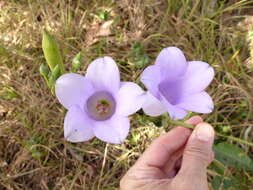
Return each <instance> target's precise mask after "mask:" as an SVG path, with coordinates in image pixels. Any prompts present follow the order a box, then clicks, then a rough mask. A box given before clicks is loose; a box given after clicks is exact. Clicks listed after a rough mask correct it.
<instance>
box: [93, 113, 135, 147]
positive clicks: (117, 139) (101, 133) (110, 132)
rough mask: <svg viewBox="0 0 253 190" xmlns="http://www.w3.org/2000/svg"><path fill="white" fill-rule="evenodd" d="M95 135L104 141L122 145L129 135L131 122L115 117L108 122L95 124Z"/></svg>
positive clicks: (121, 117)
mask: <svg viewBox="0 0 253 190" xmlns="http://www.w3.org/2000/svg"><path fill="white" fill-rule="evenodd" d="M94 124H95V125H94V133H95V136H96V137H97V138H99V139H100V140H102V141H105V142H109V143H113V144H120V143H123V141H124V139H125V138H126V136H127V135H128V132H129V128H130V122H129V119H128V118H127V117H124V116H117V115H114V116H113V117H112V118H111V119H109V120H106V121H97V122H94Z"/></svg>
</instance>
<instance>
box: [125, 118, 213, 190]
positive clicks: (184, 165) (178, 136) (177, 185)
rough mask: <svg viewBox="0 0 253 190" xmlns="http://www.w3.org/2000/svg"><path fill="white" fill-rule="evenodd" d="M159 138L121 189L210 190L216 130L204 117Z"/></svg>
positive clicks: (138, 162)
mask: <svg viewBox="0 0 253 190" xmlns="http://www.w3.org/2000/svg"><path fill="white" fill-rule="evenodd" d="M187 123H189V124H192V125H195V126H196V127H195V129H194V130H193V131H191V130H189V129H186V128H183V127H176V128H174V129H172V130H171V131H170V132H168V133H166V134H164V135H161V136H160V137H158V138H157V139H156V140H155V141H154V142H153V143H152V144H151V145H150V146H149V148H148V149H147V150H146V151H145V152H144V153H143V155H142V156H141V157H140V158H139V159H138V161H137V162H136V163H135V164H134V166H132V167H131V168H130V169H129V170H128V172H127V173H126V174H125V176H124V177H123V178H122V179H121V181H120V189H121V190H133V189H138V190H175V189H176V190H209V188H208V182H207V166H208V165H209V164H210V163H211V162H212V160H213V158H214V153H213V151H212V145H213V141H214V130H213V128H212V126H211V125H209V124H208V123H204V122H203V120H202V118H201V117H199V116H194V117H192V118H190V119H189V120H188V121H187Z"/></svg>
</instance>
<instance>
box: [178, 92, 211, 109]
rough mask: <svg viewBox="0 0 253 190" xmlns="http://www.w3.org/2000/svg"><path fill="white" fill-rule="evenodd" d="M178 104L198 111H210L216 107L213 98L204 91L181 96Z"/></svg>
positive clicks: (183, 107)
mask: <svg viewBox="0 0 253 190" xmlns="http://www.w3.org/2000/svg"><path fill="white" fill-rule="evenodd" d="M177 106H178V107H180V108H182V109H185V110H188V111H194V112H198V113H210V112H212V111H213V107H214V105H213V100H212V98H211V97H210V96H209V95H208V94H207V93H206V92H204V91H203V92H200V93H196V94H191V95H188V96H183V97H181V102H180V103H179V104H178V105H177Z"/></svg>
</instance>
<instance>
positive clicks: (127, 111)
mask: <svg viewBox="0 0 253 190" xmlns="http://www.w3.org/2000/svg"><path fill="white" fill-rule="evenodd" d="M144 100H145V97H144V91H143V90H142V89H141V87H139V86H138V85H137V84H135V83H133V82H124V83H122V86H121V87H120V89H119V92H118V98H117V110H116V113H117V115H122V116H128V115H131V114H133V113H135V112H137V111H138V110H139V109H141V106H142V104H143V102H144Z"/></svg>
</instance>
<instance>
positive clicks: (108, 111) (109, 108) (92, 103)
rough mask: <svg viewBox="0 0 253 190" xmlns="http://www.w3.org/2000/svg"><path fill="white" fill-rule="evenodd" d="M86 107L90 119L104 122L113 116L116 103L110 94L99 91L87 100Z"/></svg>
mask: <svg viewBox="0 0 253 190" xmlns="http://www.w3.org/2000/svg"><path fill="white" fill-rule="evenodd" d="M86 106H87V113H88V115H89V116H90V117H91V118H92V119H94V120H97V121H104V120H107V119H109V118H110V117H111V116H112V115H113V114H114V112H115V108H116V102H115V100H114V98H113V96H112V95H111V94H110V93H108V92H106V91H99V92H96V93H94V94H93V95H91V96H90V97H89V98H88V100H87V102H86Z"/></svg>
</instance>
